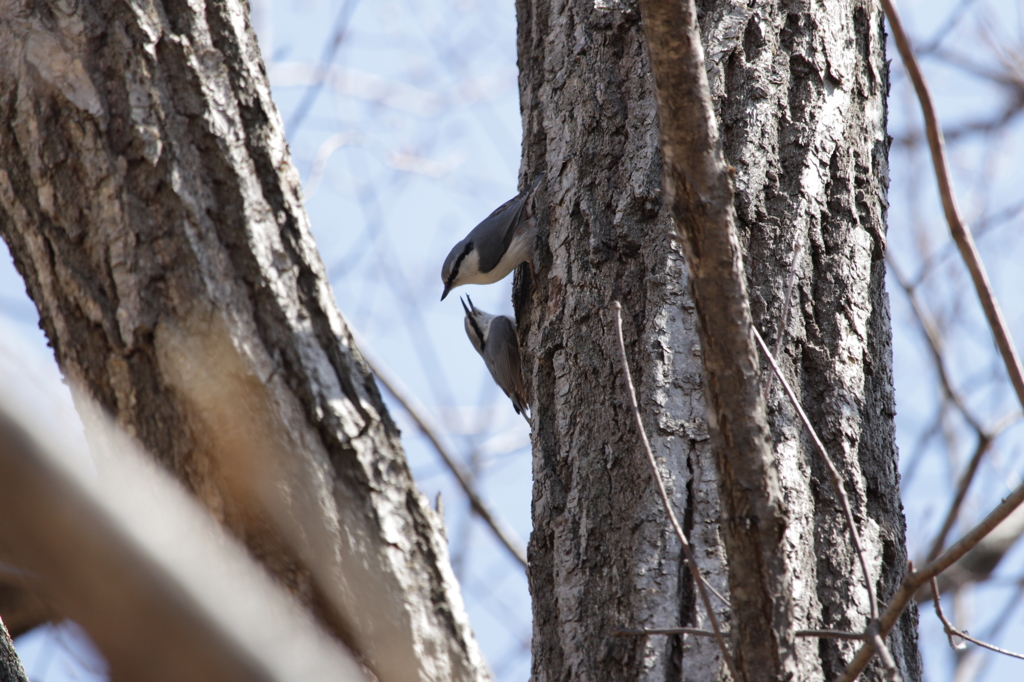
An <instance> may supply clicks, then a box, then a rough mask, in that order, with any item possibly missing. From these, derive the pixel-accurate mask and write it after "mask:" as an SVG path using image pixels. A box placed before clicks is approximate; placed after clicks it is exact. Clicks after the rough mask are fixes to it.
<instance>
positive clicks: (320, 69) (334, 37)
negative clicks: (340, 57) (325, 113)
mask: <svg viewBox="0 0 1024 682" xmlns="http://www.w3.org/2000/svg"><path fill="white" fill-rule="evenodd" d="M357 5H359V0H343V2H342V4H341V9H339V10H338V17H337V19H335V20H334V30H332V31H331V35H330V37H329V38H328V40H327V44H326V45H324V49H323V53H322V54H321V55H320V63H319V64H318V65H317V70H316V73H315V74H314V76H313V82H312V83H311V84H310V86H309V87H308V88H306V92H305V94H303V96H302V99H301V100H300V101H299V104H298V106H297V107H295V111H294V112H293V113H292V118H291V120H290V121H288V125H287V126H285V128H286V130H287V131H288V138H289V139H294V137H295V133H296V131H298V129H299V126H300V125H302V120H303V119H304V118H306V114H308V113H309V110H310V109H311V108H312V106H313V103H314V102H315V101H316V97H317V95H319V94H320V89H321V88H322V87H323V84H324V78H325V77H326V76H327V73H328V70H329V68H330V65H331V62H332V61H334V54H335V53H336V52H337V51H338V47H340V46H341V43H342V41H343V40H344V39H345V30H346V29H347V28H348V22H349V19H351V18H352V14H353V12H355V10H356V6H357Z"/></svg>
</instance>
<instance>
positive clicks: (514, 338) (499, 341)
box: [459, 296, 532, 425]
mask: <svg viewBox="0 0 1024 682" xmlns="http://www.w3.org/2000/svg"><path fill="white" fill-rule="evenodd" d="M459 301H460V302H461V303H462V309H463V310H465V311H466V319H465V320H464V324H465V327H466V336H468V337H469V341H470V343H472V344H473V348H476V352H477V353H479V354H480V357H482V358H483V359H484V364H485V365H487V370H488V371H489V372H490V373H491V378H493V379H494V383H496V384H498V386H499V387H500V388H501V390H502V391H504V392H505V395H507V396H508V398H509V400H511V401H512V407H513V408H514V409H515V411H516V414H521V415H523V418H524V419H525V420H526V423H527V424H530V423H531V422H530V417H529V416H527V414H526V411H527V410H528V409H530V404H529V402H528V401H527V399H526V387H525V386H524V385H523V370H522V360H520V358H519V335H518V334H517V333H516V323H515V321H513V320H512V318H511V317H508V316H506V315H491V314H489V313H485V312H484V311H482V310H480V309H479V308H477V307H476V306H474V305H473V299H471V298H470V297H469V296H466V300H465V301H463V300H462V299H461V298H460V299H459ZM467 301H468V302H469V305H466V302H467ZM531 425H532V424H531Z"/></svg>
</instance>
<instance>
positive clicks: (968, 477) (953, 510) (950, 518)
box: [928, 433, 992, 594]
mask: <svg viewBox="0 0 1024 682" xmlns="http://www.w3.org/2000/svg"><path fill="white" fill-rule="evenodd" d="M991 446H992V437H991V436H989V435H988V434H987V433H980V434H978V445H977V447H975V448H974V454H973V455H972V456H971V461H970V462H969V463H968V464H967V470H966V471H964V473H963V475H962V476H961V477H960V481H959V482H958V483H957V487H956V495H954V496H953V502H952V503H951V504H950V505H949V511H948V512H946V519H945V520H944V521H943V522H942V528H941V529H939V533H938V535H936V536H935V540H934V541H933V542H932V548H931V551H929V552H928V561H931V560H932V559H934V558H935V557H937V556H939V552H941V551H942V547H943V545H944V544H945V542H946V535H948V534H949V531H950V530H951V529H952V528H953V524H954V523H956V518H957V516H958V515H959V514H960V507H961V506H962V505H963V503H964V498H965V497H967V489H968V488H969V487H970V485H971V481H973V480H974V475H975V474H976V473H977V472H978V465H979V464H981V458H982V457H984V456H985V453H986V452H988V450H989V448H990V447H991ZM936 594H938V593H936Z"/></svg>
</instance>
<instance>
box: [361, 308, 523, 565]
mask: <svg viewBox="0 0 1024 682" xmlns="http://www.w3.org/2000/svg"><path fill="white" fill-rule="evenodd" d="M349 331H351V332H352V337H353V338H354V339H355V340H356V344H357V345H358V346H359V350H360V352H362V354H363V359H364V360H366V364H367V366H369V368H370V371H371V372H373V373H374V374H375V375H376V376H377V379H379V380H380V383H381V384H383V385H384V388H386V389H387V390H388V393H390V394H391V395H392V396H394V398H395V400H397V401H398V402H399V403H400V404H401V405H402V407H403V408H404V409H405V411H406V414H408V415H409V416H410V417H412V420H413V421H414V422H415V423H416V426H417V427H418V428H419V430H420V432H421V433H422V434H423V435H424V436H426V437H427V440H429V441H430V444H431V445H433V446H434V450H435V451H437V454H438V455H440V456H441V460H442V461H443V462H444V464H445V466H446V467H448V470H449V471H451V472H452V476H454V477H455V480H456V481H457V482H458V484H459V487H460V488H462V492H464V493H465V494H466V497H467V498H468V499H469V504H470V506H471V507H472V509H473V511H474V512H475V513H476V514H477V515H478V516H479V517H480V518H481V519H482V520H483V522H484V523H485V524H487V527H488V528H489V529H490V530H491V532H492V533H494V537H495V538H497V540H498V542H500V543H501V544H502V546H504V547H505V549H507V550H508V552H509V554H511V555H512V557H513V558H514V559H515V560H516V561H518V562H519V564H520V565H521V566H522V567H523V568H524V569H525V568H526V567H527V559H526V550H525V549H524V548H523V544H522V542H521V541H520V540H519V538H517V537H516V534H515V531H513V530H512V529H511V528H509V527H508V524H506V523H505V522H504V521H502V520H501V518H500V517H499V516H498V514H497V512H495V511H493V510H491V508H490V505H488V504H487V502H485V501H484V499H483V497H481V496H480V494H479V493H478V492H477V491H476V488H475V487H474V486H473V483H472V481H473V476H472V474H470V473H469V472H468V471H466V470H465V469H464V468H463V467H462V465H461V464H459V462H458V460H457V459H456V458H455V455H454V454H453V453H451V452H449V451H448V448H447V447H445V445H444V443H443V441H442V440H441V431H440V429H438V428H437V427H436V426H435V425H434V420H433V419H432V418H431V417H430V416H428V413H427V409H426V408H425V407H423V405H422V404H420V402H419V400H417V399H416V397H415V396H414V395H413V394H412V392H410V391H409V390H408V389H406V387H405V386H404V385H403V384H402V382H401V380H400V379H399V378H398V377H397V376H395V374H394V373H393V372H392V371H391V370H390V369H389V368H388V366H387V365H386V364H384V362H383V361H382V360H381V359H380V358H378V357H376V355H375V354H374V353H373V351H372V350H370V345H369V344H368V343H366V341H365V339H363V337H362V336H361V335H360V334H359V333H358V332H357V331H356V330H355V328H354V327H352V325H351V323H350V324H349Z"/></svg>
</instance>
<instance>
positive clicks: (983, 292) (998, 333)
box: [882, 0, 1024, 406]
mask: <svg viewBox="0 0 1024 682" xmlns="http://www.w3.org/2000/svg"><path fill="white" fill-rule="evenodd" d="M882 7H883V9H884V10H885V14H886V16H887V17H888V19H889V26H890V28H891V29H892V35H893V39H895V41H896V47H897V49H898V50H899V53H900V57H901V58H902V59H903V64H904V66H905V67H906V69H907V73H908V74H909V75H910V80H911V81H913V83H914V90H915V91H916V92H917V98H918V100H919V101H920V103H921V112H922V114H923V115H924V123H925V130H926V131H927V133H928V146H929V148H930V149H931V154H932V164H933V165H934V167H935V178H936V180H937V182H938V186H939V195H940V196H941V197H942V208H943V210H944V212H945V214H946V222H947V223H949V229H950V232H951V233H952V235H953V240H954V241H955V242H956V245H957V247H958V248H959V249H960V255H961V256H962V257H963V259H964V263H965V264H966V265H967V269H968V271H969V272H970V273H971V279H972V280H973V282H974V288H975V289H976V290H977V292H978V298H979V299H981V307H982V308H983V309H984V311H985V317H986V318H987V319H988V324H989V326H990V327H991V328H992V334H993V335H994V336H995V341H996V346H997V347H998V348H999V353H1000V355H1001V356H1002V358H1003V364H1004V365H1006V371H1007V373H1008V374H1009V375H1010V382H1011V383H1012V384H1013V388H1014V390H1015V391H1016V393H1017V400H1018V401H1020V404H1021V405H1022V406H1024V368H1022V366H1021V362H1020V358H1019V357H1018V356H1017V352H1016V350H1015V349H1014V347H1013V340H1012V339H1011V338H1010V332H1009V331H1008V329H1007V327H1006V321H1005V320H1004V319H1003V313H1002V311H1001V310H1000V308H999V303H998V302H997V301H996V298H995V295H994V294H993V293H992V287H991V286H990V284H989V281H988V274H987V273H986V272H985V266H984V265H983V264H982V262H981V256H980V255H979V254H978V249H977V247H976V246H975V244H974V238H973V237H972V236H971V232H970V230H969V229H968V228H967V225H966V224H965V223H964V221H963V219H962V218H961V216H960V209H959V208H958V207H957V204H956V196H955V195H954V194H953V182H952V180H951V178H950V176H949V164H948V163H947V161H946V144H945V141H944V140H943V137H942V129H941V128H940V127H939V121H938V116H937V115H936V113H935V106H934V105H933V103H932V97H931V93H929V91H928V84H927V83H926V82H925V79H924V74H923V73H922V72H921V67H920V65H919V64H918V63H917V57H916V56H914V49H913V47H912V46H911V44H910V38H908V37H907V33H906V31H904V30H903V23H902V22H901V21H900V17H899V14H898V13H897V11H896V6H895V4H894V3H893V2H892V0H882Z"/></svg>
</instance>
